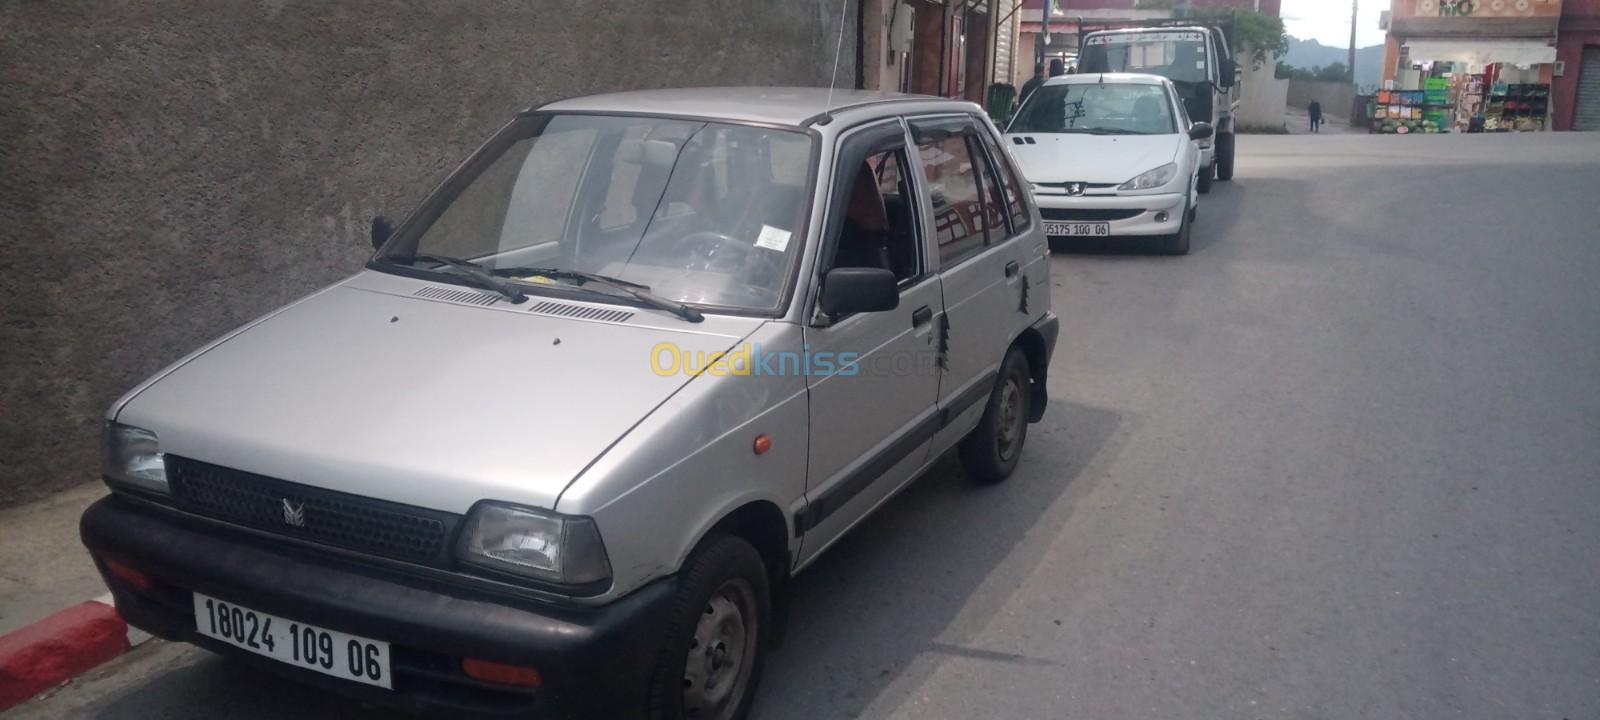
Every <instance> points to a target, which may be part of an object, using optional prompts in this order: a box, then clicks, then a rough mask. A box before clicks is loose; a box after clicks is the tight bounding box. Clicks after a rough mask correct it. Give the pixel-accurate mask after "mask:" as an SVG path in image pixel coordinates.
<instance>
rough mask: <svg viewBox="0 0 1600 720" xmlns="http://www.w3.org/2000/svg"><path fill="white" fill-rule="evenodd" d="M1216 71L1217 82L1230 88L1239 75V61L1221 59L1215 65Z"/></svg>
mask: <svg viewBox="0 0 1600 720" xmlns="http://www.w3.org/2000/svg"><path fill="white" fill-rule="evenodd" d="M1217 71H1218V72H1217V84H1218V85H1220V86H1222V87H1225V88H1231V87H1233V84H1234V82H1235V81H1236V80H1237V79H1238V77H1239V63H1237V62H1235V61H1233V60H1231V59H1229V60H1223V61H1222V62H1221V64H1220V65H1219V66H1218V67H1217Z"/></svg>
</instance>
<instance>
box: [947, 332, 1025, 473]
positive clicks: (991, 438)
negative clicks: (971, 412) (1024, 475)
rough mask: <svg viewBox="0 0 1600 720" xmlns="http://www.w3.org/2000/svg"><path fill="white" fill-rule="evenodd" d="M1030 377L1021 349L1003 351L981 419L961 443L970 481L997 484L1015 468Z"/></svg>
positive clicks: (1023, 434)
mask: <svg viewBox="0 0 1600 720" xmlns="http://www.w3.org/2000/svg"><path fill="white" fill-rule="evenodd" d="M1030 377H1031V375H1030V374H1029V372H1028V358H1027V356H1026V355H1023V354H1022V350H1021V349H1019V348H1016V347H1013V348H1011V349H1010V350H1007V351H1006V359H1005V361H1004V362H1002V363H1000V377H999V378H997V379H996V380H995V383H994V390H992V391H990V392H989V402H988V404H987V405H985V406H984V409H983V419H982V420H979V421H978V427H976V428H973V430H972V432H971V433H968V434H967V436H966V437H965V438H963V439H962V440H961V448H960V452H961V464H962V465H963V466H964V467H966V469H967V474H969V475H971V476H972V477H973V478H974V479H976V480H978V481H980V482H986V483H997V482H1000V481H1001V480H1004V479H1006V477H1008V476H1010V475H1011V471H1012V470H1015V469H1017V460H1019V459H1021V458H1022V444H1023V443H1024V442H1026V441H1027V439H1028V402H1029V400H1030V398H1031V397H1032V394H1031V392H1030V383H1031V380H1030V379H1029V378H1030Z"/></svg>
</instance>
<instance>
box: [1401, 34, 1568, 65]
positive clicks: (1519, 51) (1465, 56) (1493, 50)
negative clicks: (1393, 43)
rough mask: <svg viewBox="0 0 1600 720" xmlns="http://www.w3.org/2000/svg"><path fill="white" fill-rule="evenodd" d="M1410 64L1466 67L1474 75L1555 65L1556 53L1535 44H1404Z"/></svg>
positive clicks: (1428, 41)
mask: <svg viewBox="0 0 1600 720" xmlns="http://www.w3.org/2000/svg"><path fill="white" fill-rule="evenodd" d="M1406 51H1407V52H1408V53H1409V56H1410V58H1411V62H1425V61H1433V62H1451V63H1465V64H1466V65H1467V67H1468V68H1469V69H1471V70H1472V71H1473V72H1477V71H1480V70H1482V69H1483V68H1484V66H1487V65H1493V64H1495V63H1506V64H1509V65H1521V66H1528V65H1539V64H1543V63H1553V62H1555V61H1556V49H1555V48H1554V47H1553V46H1551V45H1548V44H1546V43H1543V42H1540V41H1537V40H1407V41H1406Z"/></svg>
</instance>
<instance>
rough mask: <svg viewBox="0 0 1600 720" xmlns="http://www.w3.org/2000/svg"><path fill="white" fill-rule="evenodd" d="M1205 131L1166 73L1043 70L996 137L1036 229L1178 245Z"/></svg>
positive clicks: (1176, 249)
mask: <svg viewBox="0 0 1600 720" xmlns="http://www.w3.org/2000/svg"><path fill="white" fill-rule="evenodd" d="M1213 132H1214V129H1213V128H1212V127H1211V125H1210V124H1209V123H1204V122H1191V121H1190V120H1189V116H1188V113H1187V112H1185V110H1184V107H1183V101H1182V100H1181V99H1180V97H1179V95H1178V92H1177V90H1176V89H1175V88H1174V87H1173V85H1172V81H1170V80H1168V79H1166V78H1163V77H1160V76H1157V75H1136V74H1114V73H1106V74H1096V75H1065V76H1061V77H1056V78H1052V79H1050V80H1049V81H1047V82H1046V83H1045V84H1044V85H1042V86H1040V87H1039V89H1038V90H1035V91H1034V92H1033V94H1032V95H1030V96H1028V98H1027V100H1026V101H1025V102H1024V103H1023V105H1022V107H1021V109H1019V110H1018V111H1017V115H1016V117H1015V118H1013V119H1012V121H1011V125H1010V127H1008V128H1007V130H1006V139H1007V141H1008V142H1010V143H1011V154H1012V155H1013V156H1014V157H1016V159H1017V162H1018V164H1019V165H1020V166H1021V168H1022V173H1023V175H1024V176H1026V177H1027V179H1028V182H1029V183H1030V184H1031V185H1032V188H1033V196H1034V199H1035V200H1037V201H1038V204H1039V211H1040V213H1041V214H1042V215H1043V216H1044V231H1045V234H1046V235H1048V236H1050V237H1053V238H1063V237H1098V238H1105V237H1122V236H1134V237H1151V236H1154V237H1162V238H1163V239H1164V240H1165V242H1164V244H1163V247H1164V248H1165V249H1166V250H1167V251H1169V252H1171V253H1174V254H1177V255H1183V254H1186V253H1188V252H1189V231H1190V226H1191V225H1192V224H1193V223H1194V219H1195V208H1196V207H1197V205H1198V203H1199V199H1198V194H1199V193H1200V192H1203V189H1202V188H1201V187H1200V186H1199V180H1200V178H1199V173H1200V170H1201V164H1200V144H1199V143H1200V141H1201V140H1203V139H1205V138H1208V137H1211V135H1212V133H1213Z"/></svg>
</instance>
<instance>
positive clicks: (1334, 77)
mask: <svg viewBox="0 0 1600 720" xmlns="http://www.w3.org/2000/svg"><path fill="white" fill-rule="evenodd" d="M1314 73H1315V74H1316V79H1318V80H1321V81H1322V82H1348V81H1349V80H1350V68H1348V67H1345V64H1344V63H1342V62H1332V63H1329V64H1328V66H1327V67H1320V68H1317V69H1316V70H1315V71H1314Z"/></svg>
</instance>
